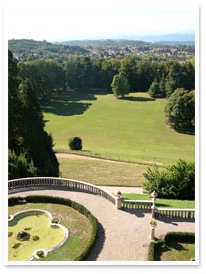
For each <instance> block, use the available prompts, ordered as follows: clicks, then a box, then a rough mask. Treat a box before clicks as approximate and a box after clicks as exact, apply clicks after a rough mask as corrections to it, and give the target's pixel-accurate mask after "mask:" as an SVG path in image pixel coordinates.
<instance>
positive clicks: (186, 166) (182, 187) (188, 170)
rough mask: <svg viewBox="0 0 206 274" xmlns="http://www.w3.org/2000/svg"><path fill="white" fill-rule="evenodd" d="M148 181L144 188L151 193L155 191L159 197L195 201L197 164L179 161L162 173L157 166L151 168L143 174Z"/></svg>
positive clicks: (145, 182) (144, 183)
mask: <svg viewBox="0 0 206 274" xmlns="http://www.w3.org/2000/svg"><path fill="white" fill-rule="evenodd" d="M143 176H144V177H145V179H146V181H144V182H143V188H144V190H146V191H147V192H149V193H151V192H152V191H153V190H154V189H155V190H156V191H157V193H158V197H161V198H166V199H180V200H194V199H195V164H194V163H189V162H186V161H184V160H181V159H180V160H179V161H178V162H177V163H176V164H174V165H171V166H167V167H166V169H165V170H163V171H160V170H159V169H158V167H157V165H155V166H154V167H153V168H151V167H149V168H148V169H147V171H146V172H145V173H144V174H143Z"/></svg>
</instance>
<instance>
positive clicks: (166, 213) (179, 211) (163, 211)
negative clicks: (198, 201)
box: [155, 208, 195, 219]
mask: <svg viewBox="0 0 206 274" xmlns="http://www.w3.org/2000/svg"><path fill="white" fill-rule="evenodd" d="M161 217H167V218H188V219H194V218H195V209H186V208H156V209H155V218H161Z"/></svg>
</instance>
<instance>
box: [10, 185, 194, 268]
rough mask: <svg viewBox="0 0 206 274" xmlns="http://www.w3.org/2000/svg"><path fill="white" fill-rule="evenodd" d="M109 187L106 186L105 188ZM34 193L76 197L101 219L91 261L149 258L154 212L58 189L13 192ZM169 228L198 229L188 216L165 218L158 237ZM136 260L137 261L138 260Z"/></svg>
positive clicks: (157, 232) (179, 229)
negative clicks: (116, 206) (118, 207)
mask: <svg viewBox="0 0 206 274" xmlns="http://www.w3.org/2000/svg"><path fill="white" fill-rule="evenodd" d="M105 189H106V187H105ZM32 194H39V195H42V194H44V195H51V196H61V197H64V198H69V199H71V200H74V201H76V202H78V203H80V204H82V205H84V206H85V207H86V208H87V209H89V210H90V211H91V213H92V214H93V215H94V216H95V217H96V218H97V220H98V226H99V230H98V237H97V241H96V243H95V246H94V248H93V250H92V252H91V255H90V256H89V257H88V259H87V260H88V261H108V262H110V263H109V264H112V261H113V264H115V261H119V262H118V264H120V261H122V263H125V261H130V262H131V261H133V262H131V264H139V263H138V262H137V261H147V252H148V246H149V243H150V241H151V240H150V226H149V222H150V219H151V212H150V211H143V210H137V209H124V210H117V209H116V208H115V206H114V205H113V204H112V203H111V202H109V201H108V200H106V199H104V198H103V197H101V196H97V195H93V194H88V193H83V192H76V191H68V189H67V190H64V189H63V188H61V189H60V188H58V189H37V188H35V189H33V190H32V189H29V190H28V189H27V190H25V191H22V192H18V193H15V194H11V195H9V197H11V196H27V195H32ZM168 231H187V232H194V231H195V222H194V221H191V220H190V221H189V220H185V219H176V220H175V219H173V218H161V219H160V220H158V221H157V228H156V231H155V237H156V238H157V239H160V238H161V239H162V238H163V237H164V235H165V234H166V233H167V232H168ZM135 261H136V263H135Z"/></svg>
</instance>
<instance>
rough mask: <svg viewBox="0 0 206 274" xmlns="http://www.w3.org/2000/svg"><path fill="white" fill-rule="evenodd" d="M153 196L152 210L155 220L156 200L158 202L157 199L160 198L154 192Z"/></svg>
mask: <svg viewBox="0 0 206 274" xmlns="http://www.w3.org/2000/svg"><path fill="white" fill-rule="evenodd" d="M151 196H152V206H151V209H152V218H155V209H156V207H155V200H156V197H157V196H158V194H157V192H156V191H155V190H154V191H153V192H152V193H151Z"/></svg>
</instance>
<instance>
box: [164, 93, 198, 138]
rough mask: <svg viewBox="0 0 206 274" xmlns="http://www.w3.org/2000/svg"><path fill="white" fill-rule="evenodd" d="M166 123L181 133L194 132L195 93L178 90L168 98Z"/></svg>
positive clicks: (165, 110)
mask: <svg viewBox="0 0 206 274" xmlns="http://www.w3.org/2000/svg"><path fill="white" fill-rule="evenodd" d="M164 112H165V115H166V123H167V124H168V125H170V126H171V127H172V128H173V129H175V130H177V131H180V132H191V133H192V132H194V129H195V91H194V90H193V91H188V90H185V89H183V88H178V89H176V90H175V91H174V93H173V94H172V95H171V96H170V97H169V98H168V101H167V102H166V105H165V109H164Z"/></svg>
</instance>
